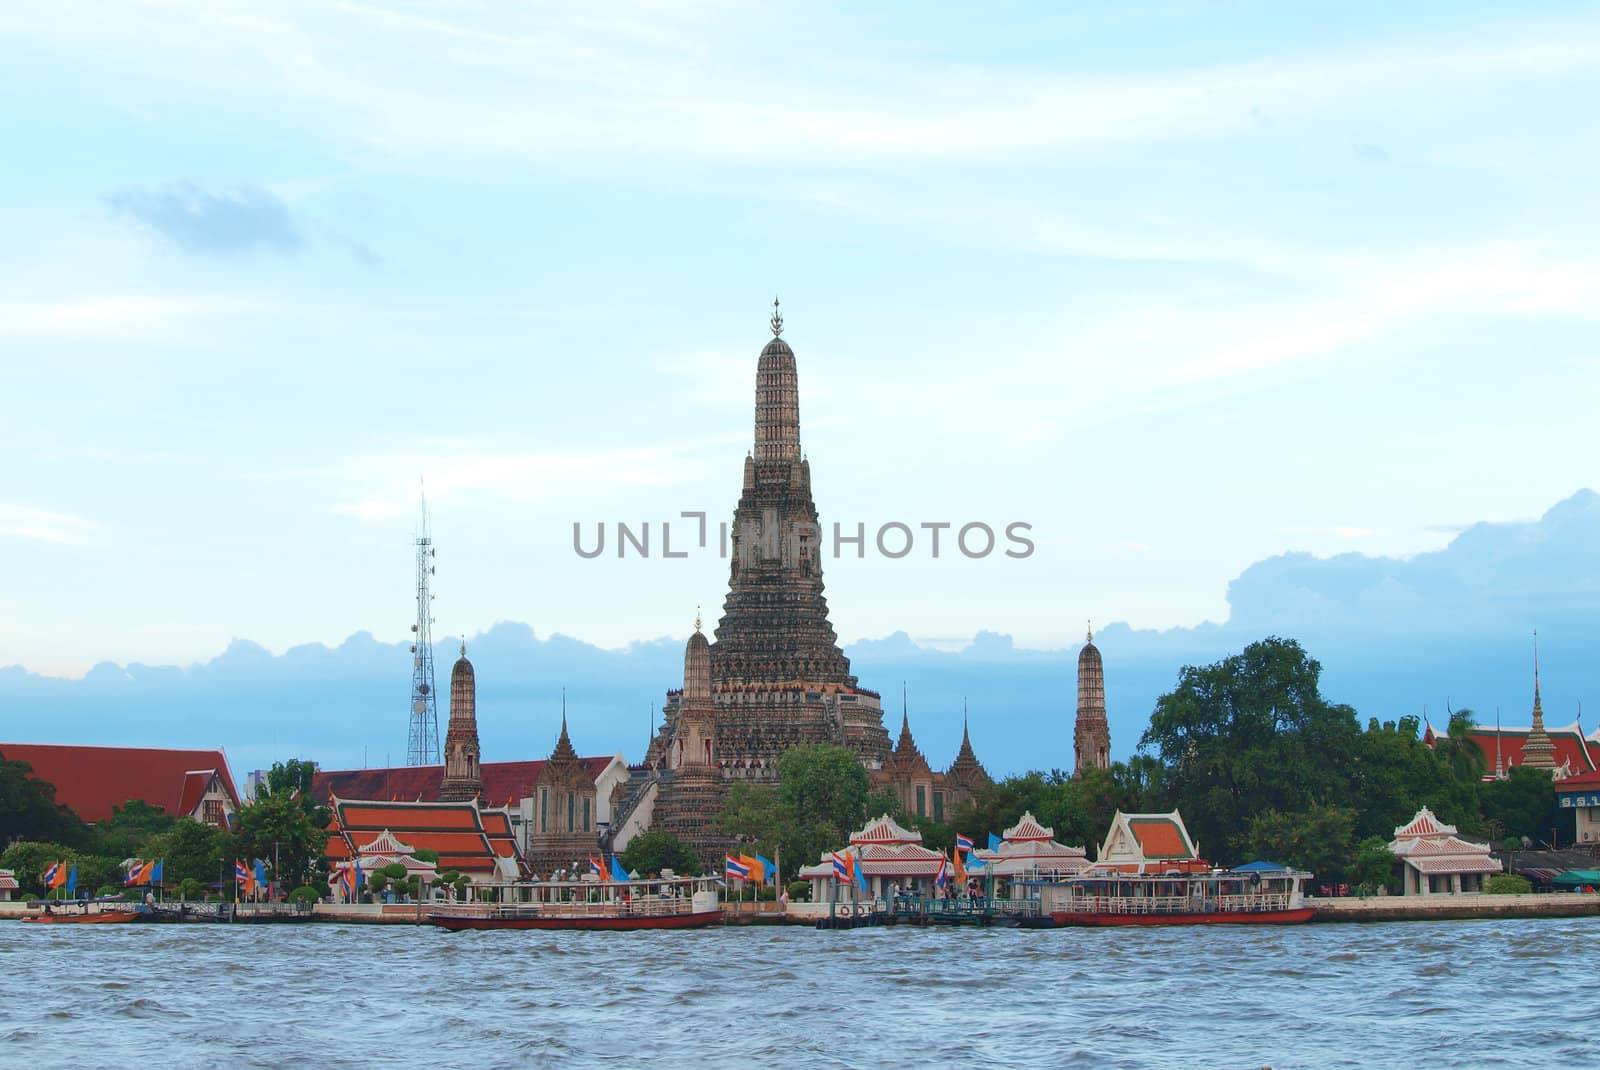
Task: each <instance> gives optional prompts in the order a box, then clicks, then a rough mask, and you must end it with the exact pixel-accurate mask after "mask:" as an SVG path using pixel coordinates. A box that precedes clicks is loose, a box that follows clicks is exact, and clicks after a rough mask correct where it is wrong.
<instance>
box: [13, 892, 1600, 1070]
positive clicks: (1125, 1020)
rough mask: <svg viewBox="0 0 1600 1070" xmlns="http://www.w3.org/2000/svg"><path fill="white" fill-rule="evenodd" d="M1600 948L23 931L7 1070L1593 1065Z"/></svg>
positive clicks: (1275, 934)
mask: <svg viewBox="0 0 1600 1070" xmlns="http://www.w3.org/2000/svg"><path fill="white" fill-rule="evenodd" d="M1597 941H1600V918H1578V919H1539V920H1526V921H1480V922H1437V923H1436V922H1409V923H1390V924H1369V925H1301V926H1293V927H1288V928H1273V927H1241V928H1231V927H1225V926H1219V927H1200V928H1169V929H1151V930H1143V931H1136V930H1123V931H1115V930H1082V929H1075V930H1054V931H1016V930H944V929H910V928H893V929H860V930H854V931H845V932H817V931H815V930H812V929H805V928H798V927H785V928H765V927H763V928H730V929H709V930H702V931H697V932H677V933H673V932H665V933H663V932H657V933H558V934H551V933H533V932H477V933H458V934H449V933H445V932H442V931H439V930H435V929H431V928H426V927H424V928H420V929H418V928H413V927H410V926H342V925H324V924H317V925H188V926H179V925H159V926H156V925H149V926H144V925H128V926H103V927H91V926H84V927H51V926H42V925H23V924H20V923H17V922H3V923H0V1066H3V1067H100V1066H107V1067H111V1066H115V1067H137V1066H141V1065H167V1066H176V1067H211V1066H217V1067H223V1066H226V1067H230V1068H237V1067H253V1066H274V1067H278V1066H299V1065H305V1064H310V1063H315V1064H318V1065H335V1066H346V1065H347V1066H355V1067H401V1066H416V1067H426V1068H438V1067H475V1068H482V1067H508V1066H537V1065H543V1064H553V1063H556V1062H572V1063H574V1064H575V1065H583V1066H594V1065H597V1064H598V1065H614V1066H628V1067H632V1066H638V1065H642V1064H645V1063H650V1064H654V1065H657V1066H682V1065H689V1064H693V1063H719V1064H721V1063H727V1062H729V1061H732V1060H734V1059H738V1060H741V1061H744V1060H750V1061H753V1065H756V1066H765V1067H775V1066H784V1067H801V1066H804V1067H830V1066H832V1067H847V1066H848V1067H855V1066H876V1065H883V1064H893V1065H896V1066H922V1065H926V1064H929V1063H933V1062H936V1061H946V1060H957V1061H959V1063H961V1064H964V1065H969V1066H985V1067H996V1066H998V1067H1011V1066H1042V1067H1043V1066H1048V1067H1076V1066H1082V1067H1140V1068H1144V1067H1167V1066H1172V1067H1179V1066H1181V1067H1185V1068H1190V1070H1193V1068H1197V1067H1204V1068H1211V1067H1239V1068H1259V1067H1263V1066H1271V1067H1274V1068H1275V1070H1286V1068H1289V1067H1360V1068H1367V1067H1371V1066H1422V1065H1428V1066H1441V1067H1456V1066H1484V1067H1540V1068H1545V1067H1554V1066H1560V1065H1574V1066H1576V1065H1586V1064H1587V1062H1588V1060H1589V1057H1590V1055H1591V1053H1592V1052H1593V1050H1594V1049H1593V1039H1592V1022H1591V1019H1590V1015H1589V1012H1588V1010H1587V993H1588V990H1589V988H1590V986H1591V983H1592V980H1593V977H1594V966H1593V964H1592V963H1593V959H1592V958H1591V954H1592V950H1591V949H1593V948H1594V947H1595V946H1596V944H1597ZM577 1060H581V1062H576V1061H577Z"/></svg>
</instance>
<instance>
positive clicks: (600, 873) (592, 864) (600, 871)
mask: <svg viewBox="0 0 1600 1070" xmlns="http://www.w3.org/2000/svg"><path fill="white" fill-rule="evenodd" d="M589 872H590V873H593V874H594V875H595V876H596V877H599V878H600V879H601V880H605V879H606V867H605V866H602V865H601V864H600V860H599V859H598V858H596V857H595V856H594V855H590V856H589Z"/></svg>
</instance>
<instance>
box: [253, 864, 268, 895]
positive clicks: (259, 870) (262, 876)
mask: <svg viewBox="0 0 1600 1070" xmlns="http://www.w3.org/2000/svg"><path fill="white" fill-rule="evenodd" d="M255 886H256V891H258V892H259V891H261V889H263V888H265V887H266V886H267V867H266V866H264V865H262V863H261V859H259V858H258V859H256V880H255Z"/></svg>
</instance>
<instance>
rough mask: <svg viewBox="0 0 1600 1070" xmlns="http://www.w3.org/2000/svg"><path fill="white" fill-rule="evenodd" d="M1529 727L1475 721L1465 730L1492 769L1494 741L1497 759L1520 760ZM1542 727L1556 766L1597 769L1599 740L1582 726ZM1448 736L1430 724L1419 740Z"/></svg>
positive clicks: (1583, 770)
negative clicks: (1586, 734) (1588, 735)
mask: <svg viewBox="0 0 1600 1070" xmlns="http://www.w3.org/2000/svg"><path fill="white" fill-rule="evenodd" d="M1529 731H1530V729H1529V728H1527V727H1515V728H1499V729H1495V728H1486V727H1484V726H1482V725H1478V726H1475V727H1474V728H1473V730H1472V731H1471V732H1469V733H1467V738H1468V739H1469V740H1471V741H1472V742H1473V743H1475V744H1476V745H1477V747H1478V750H1479V751H1481V752H1482V753H1483V765H1484V768H1485V769H1486V770H1487V771H1488V772H1489V773H1493V772H1494V762H1495V749H1496V746H1497V745H1498V747H1499V753H1500V763H1501V765H1502V766H1504V767H1505V768H1506V769H1510V768H1511V767H1512V766H1516V765H1522V764H1523V760H1522V745H1523V744H1524V743H1526V742H1527V741H1528V732H1529ZM1545 731H1546V733H1548V734H1549V736H1550V742H1551V743H1554V744H1555V748H1556V754H1555V761H1556V766H1557V768H1559V767H1561V766H1563V765H1565V766H1566V767H1567V768H1568V769H1571V770H1572V771H1573V772H1574V773H1586V772H1589V771H1590V770H1594V769H1600V741H1597V740H1592V739H1585V738H1584V735H1583V730H1582V729H1581V728H1580V727H1579V726H1578V725H1577V724H1576V723H1573V724H1569V725H1563V726H1562V727H1560V728H1551V727H1550V726H1548V725H1546V726H1545ZM1448 738H1450V737H1449V734H1448V733H1445V732H1440V731H1438V730H1437V729H1435V728H1434V727H1433V726H1432V725H1429V726H1428V730H1427V731H1426V732H1424V733H1423V736H1422V741H1423V742H1424V743H1426V744H1428V746H1430V747H1431V746H1433V745H1434V743H1435V742H1436V741H1437V740H1441V739H1448Z"/></svg>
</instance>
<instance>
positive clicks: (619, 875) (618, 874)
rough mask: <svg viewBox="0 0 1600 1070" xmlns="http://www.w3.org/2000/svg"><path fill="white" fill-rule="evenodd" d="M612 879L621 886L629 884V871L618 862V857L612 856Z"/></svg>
mask: <svg viewBox="0 0 1600 1070" xmlns="http://www.w3.org/2000/svg"><path fill="white" fill-rule="evenodd" d="M611 879H612V880H614V881H616V882H617V883H619V884H627V883H628V871H627V870H625V869H623V868H622V863H621V862H618V861H617V856H616V855H612V856H611Z"/></svg>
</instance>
